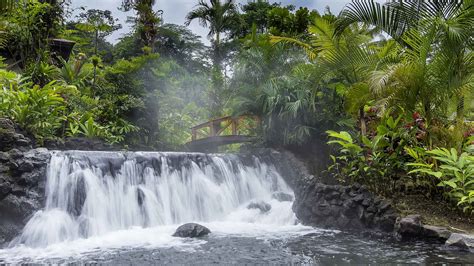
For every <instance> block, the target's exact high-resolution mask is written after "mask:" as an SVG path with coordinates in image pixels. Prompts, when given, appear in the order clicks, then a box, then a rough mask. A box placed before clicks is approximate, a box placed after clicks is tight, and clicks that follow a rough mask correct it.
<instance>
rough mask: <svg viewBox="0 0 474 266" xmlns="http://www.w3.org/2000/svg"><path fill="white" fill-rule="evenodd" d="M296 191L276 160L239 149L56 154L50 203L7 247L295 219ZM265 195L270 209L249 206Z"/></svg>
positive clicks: (48, 188)
mask: <svg viewBox="0 0 474 266" xmlns="http://www.w3.org/2000/svg"><path fill="white" fill-rule="evenodd" d="M275 193H286V194H291V195H292V193H293V192H292V191H291V189H290V188H289V187H288V186H287V185H286V183H285V181H284V180H283V179H282V177H281V176H280V175H279V174H278V172H277V171H276V170H275V168H274V167H273V166H271V165H268V164H265V163H262V162H260V161H259V160H258V158H252V159H251V160H247V161H245V163H244V162H243V161H242V160H241V159H239V157H238V156H235V155H206V154H199V153H158V152H93V151H63V152H59V151H56V152H52V157H51V161H50V163H49V166H48V171H47V184H46V203H45V208H44V209H43V210H41V211H38V212H37V213H36V214H35V215H34V216H33V217H32V218H31V219H30V220H29V222H28V223H27V224H26V226H25V228H24V230H23V232H22V234H21V235H20V236H18V237H17V238H16V239H14V240H13V241H12V242H11V243H10V246H16V245H19V244H23V245H25V246H29V247H44V246H48V245H51V244H54V243H59V242H66V241H73V240H76V239H87V238H90V237H97V236H101V235H104V234H107V233H109V232H112V231H117V230H127V229H130V228H136V227H141V228H149V227H158V226H165V225H174V224H181V223H186V222H219V221H222V222H226V221H231V222H236V221H237V222H247V223H263V224H265V223H268V224H279V225H286V224H294V223H295V217H294V214H293V212H292V211H291V202H279V201H278V200H276V199H275V196H274V195H275ZM257 200H258V201H265V202H267V203H270V204H271V206H272V209H271V210H270V211H269V212H268V213H262V212H261V211H260V210H256V209H247V208H246V206H247V205H248V204H249V203H250V202H255V201H257Z"/></svg>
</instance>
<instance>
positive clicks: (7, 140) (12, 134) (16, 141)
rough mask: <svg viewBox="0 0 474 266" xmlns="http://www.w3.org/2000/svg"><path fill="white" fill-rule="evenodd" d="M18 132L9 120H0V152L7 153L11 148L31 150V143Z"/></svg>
mask: <svg viewBox="0 0 474 266" xmlns="http://www.w3.org/2000/svg"><path fill="white" fill-rule="evenodd" d="M18 131H19V130H18V129H17V128H16V127H15V124H14V123H13V122H12V121H11V120H9V119H6V118H0V151H9V150H11V149H13V148H18V149H21V150H28V149H31V148H32V146H31V144H32V141H31V140H30V139H29V138H27V137H25V136H24V135H23V134H20V133H18Z"/></svg>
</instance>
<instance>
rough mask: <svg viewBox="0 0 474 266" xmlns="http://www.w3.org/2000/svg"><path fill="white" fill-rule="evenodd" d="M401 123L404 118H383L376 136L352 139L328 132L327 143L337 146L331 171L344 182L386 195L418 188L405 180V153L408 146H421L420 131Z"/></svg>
mask: <svg viewBox="0 0 474 266" xmlns="http://www.w3.org/2000/svg"><path fill="white" fill-rule="evenodd" d="M401 121H402V119H401V117H398V118H397V119H394V118H393V117H387V118H385V119H382V121H381V122H380V124H379V125H378V126H377V129H376V131H375V132H374V134H373V136H357V137H353V136H351V134H350V133H348V132H345V131H341V132H335V131H327V133H328V135H329V138H330V141H328V144H333V145H337V147H338V150H337V153H338V155H336V156H331V158H332V160H333V164H332V165H331V166H330V167H329V169H328V171H329V172H330V173H331V174H333V175H334V176H335V177H336V178H337V179H339V180H341V181H344V182H359V183H362V184H366V185H368V186H369V187H370V188H371V189H372V190H373V191H376V192H379V193H382V194H386V195H388V194H391V193H393V192H394V191H395V190H396V189H398V190H400V189H403V187H407V184H408V183H416V184H414V185H415V186H418V185H419V182H418V181H417V180H406V179H407V176H406V172H407V169H406V165H405V164H406V162H408V161H410V156H408V155H407V154H406V152H405V151H404V147H406V146H416V145H419V144H418V143H417V142H416V141H415V140H416V138H415V135H416V134H417V129H416V128H414V129H412V128H407V127H402V126H401ZM408 179H410V178H408ZM407 181H408V182H407Z"/></svg>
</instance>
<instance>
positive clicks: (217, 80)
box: [186, 0, 238, 115]
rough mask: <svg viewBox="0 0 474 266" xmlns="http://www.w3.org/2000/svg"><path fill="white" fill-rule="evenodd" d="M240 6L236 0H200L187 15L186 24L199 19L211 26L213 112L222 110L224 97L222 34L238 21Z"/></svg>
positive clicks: (216, 113) (204, 25)
mask: <svg viewBox="0 0 474 266" xmlns="http://www.w3.org/2000/svg"><path fill="white" fill-rule="evenodd" d="M237 15H238V8H237V5H236V4H235V0H224V1H221V0H210V4H209V3H207V1H206V0H199V3H198V4H197V5H196V7H195V9H194V10H192V11H191V12H189V13H188V14H187V16H186V25H189V24H190V23H191V22H192V21H193V20H195V19H197V20H198V21H199V24H200V25H201V26H203V27H207V28H209V33H208V38H210V39H211V42H212V51H213V56H212V61H213V69H212V83H213V90H212V91H211V114H212V115H219V114H220V113H221V112H222V110H221V109H222V104H223V103H222V99H221V96H222V95H220V94H221V93H222V90H223V86H224V78H223V77H222V61H223V59H224V53H223V49H222V46H223V43H222V37H221V34H223V33H225V32H226V31H227V30H229V29H230V28H231V27H232V26H233V25H235V23H236V21H237V17H238V16H237Z"/></svg>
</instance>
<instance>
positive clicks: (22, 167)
mask: <svg viewBox="0 0 474 266" xmlns="http://www.w3.org/2000/svg"><path fill="white" fill-rule="evenodd" d="M33 169H34V165H33V163H32V162H31V161H29V160H21V161H20V162H18V169H17V170H18V171H19V172H21V173H24V172H31V171H32V170H33Z"/></svg>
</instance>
